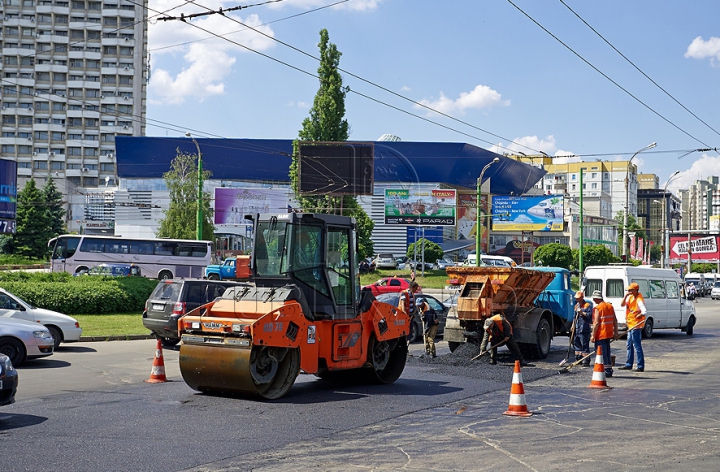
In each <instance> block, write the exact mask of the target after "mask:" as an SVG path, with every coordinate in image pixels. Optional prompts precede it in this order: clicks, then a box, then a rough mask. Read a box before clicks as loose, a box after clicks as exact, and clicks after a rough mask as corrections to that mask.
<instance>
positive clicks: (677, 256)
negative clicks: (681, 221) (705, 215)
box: [670, 235, 720, 263]
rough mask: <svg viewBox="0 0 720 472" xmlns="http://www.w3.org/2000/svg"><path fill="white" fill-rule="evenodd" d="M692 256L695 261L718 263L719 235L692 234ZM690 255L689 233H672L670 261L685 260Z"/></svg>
mask: <svg viewBox="0 0 720 472" xmlns="http://www.w3.org/2000/svg"><path fill="white" fill-rule="evenodd" d="M691 239H692V242H691V244H690V249H691V251H692V252H691V254H690V257H691V259H692V261H693V262H710V263H716V262H718V259H719V258H720V251H718V236H714V235H713V236H691ZM687 256H688V238H687V235H677V236H676V235H670V262H673V263H675V262H685V261H687Z"/></svg>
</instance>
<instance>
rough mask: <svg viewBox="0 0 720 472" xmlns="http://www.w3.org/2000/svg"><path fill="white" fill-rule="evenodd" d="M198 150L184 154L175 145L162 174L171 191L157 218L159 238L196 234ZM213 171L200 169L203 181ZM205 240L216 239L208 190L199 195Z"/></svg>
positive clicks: (194, 236) (184, 237) (187, 236)
mask: <svg viewBox="0 0 720 472" xmlns="http://www.w3.org/2000/svg"><path fill="white" fill-rule="evenodd" d="M197 159H198V156H197V154H187V153H184V152H182V151H180V148H178V149H177V155H176V156H175V159H173V160H172V162H171V163H170V170H169V171H168V172H165V173H164V174H163V179H164V180H165V185H166V186H167V188H168V190H169V191H170V205H169V207H168V209H167V210H164V211H163V213H165V217H164V218H162V219H161V220H160V227H159V228H158V231H157V236H158V238H175V239H195V238H196V236H197V231H196V227H197V223H196V222H197V192H198V185H197V181H198V170H197V169H198V167H197ZM210 176H212V172H210V171H208V170H204V169H203V181H207V180H208V179H209V178H210ZM202 212H203V225H202V237H203V239H204V240H207V241H213V240H214V239H215V227H214V226H213V219H212V216H213V212H212V209H211V208H210V194H208V193H207V192H203V197H202Z"/></svg>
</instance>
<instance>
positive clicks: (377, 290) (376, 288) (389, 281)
mask: <svg viewBox="0 0 720 472" xmlns="http://www.w3.org/2000/svg"><path fill="white" fill-rule="evenodd" d="M408 287H410V281H409V280H408V279H401V278H400V277H383V278H382V279H380V280H378V281H377V282H375V283H372V284H370V285H366V286H364V287H363V288H366V289H369V290H370V291H371V292H372V294H373V295H380V294H381V293H391V292H402V291H403V290H405V289H406V288H408Z"/></svg>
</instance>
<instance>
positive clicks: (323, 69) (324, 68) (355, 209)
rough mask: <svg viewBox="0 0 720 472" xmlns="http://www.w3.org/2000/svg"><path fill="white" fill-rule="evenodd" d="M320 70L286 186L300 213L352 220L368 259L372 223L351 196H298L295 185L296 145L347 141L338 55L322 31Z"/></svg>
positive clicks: (371, 243) (345, 92) (359, 249)
mask: <svg viewBox="0 0 720 472" xmlns="http://www.w3.org/2000/svg"><path fill="white" fill-rule="evenodd" d="M318 47H319V48H320V66H319V67H318V77H319V80H320V88H319V89H318V91H317V94H316V95H315V100H314V101H313V106H312V108H311V109H310V116H309V117H307V118H305V119H304V120H303V122H302V129H301V130H300V132H299V133H298V139H297V140H295V141H294V142H293V159H292V164H291V165H290V183H291V186H292V189H293V191H294V192H295V195H296V196H297V199H298V202H299V203H300V206H301V207H302V210H303V211H307V212H314V213H333V214H337V213H340V214H342V215H345V216H351V217H354V218H355V220H356V221H357V238H358V252H359V254H360V257H367V256H371V255H372V254H373V252H374V244H373V241H372V239H370V236H371V234H372V230H373V228H374V226H375V224H374V223H373V221H372V219H370V217H369V216H368V215H367V213H365V211H364V210H363V209H362V208H361V207H360V205H359V204H358V202H357V199H356V198H355V197H354V196H352V195H344V196H330V195H313V196H304V195H300V189H299V182H298V156H299V154H300V152H299V141H333V142H342V141H347V140H348V137H349V135H350V125H349V124H348V122H347V120H346V119H345V96H346V94H347V89H346V88H344V87H343V81H342V76H341V75H340V72H339V71H338V67H339V66H340V56H341V55H342V53H340V52H339V51H338V49H337V46H335V45H334V44H332V43H331V42H330V37H329V35H328V32H327V30H326V29H323V30H322V31H320V43H319V44H318Z"/></svg>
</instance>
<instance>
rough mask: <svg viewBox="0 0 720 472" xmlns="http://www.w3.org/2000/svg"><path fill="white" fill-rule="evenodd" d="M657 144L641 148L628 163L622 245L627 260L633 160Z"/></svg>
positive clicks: (624, 257)
mask: <svg viewBox="0 0 720 472" xmlns="http://www.w3.org/2000/svg"><path fill="white" fill-rule="evenodd" d="M655 146H657V143H655V142H652V143H650V144H648V145H647V146H645V147H644V148H642V149H640V150H639V151H638V152H636V153H635V154H633V155H632V157H631V158H630V160H629V161H628V164H627V169H626V170H625V211H624V212H623V213H624V215H623V247H622V255H623V259H624V260H625V261H627V245H628V234H627V230H628V211H629V210H630V191H629V185H628V181H629V180H630V166H631V165H632V160H633V159H634V158H635V156H637V155H638V154H640V153H641V152H643V151H647V150H648V149H652V148H654V147H655Z"/></svg>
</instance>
